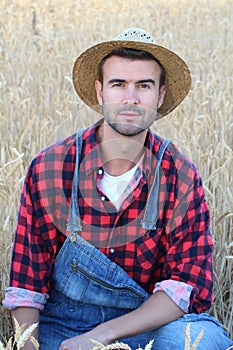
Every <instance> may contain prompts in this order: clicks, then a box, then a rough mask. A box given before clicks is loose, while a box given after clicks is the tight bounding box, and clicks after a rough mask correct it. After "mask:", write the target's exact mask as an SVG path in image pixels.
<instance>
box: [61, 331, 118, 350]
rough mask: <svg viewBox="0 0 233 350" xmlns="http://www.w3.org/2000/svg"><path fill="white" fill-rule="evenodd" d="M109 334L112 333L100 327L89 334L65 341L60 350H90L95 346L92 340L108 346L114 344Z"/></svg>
mask: <svg viewBox="0 0 233 350" xmlns="http://www.w3.org/2000/svg"><path fill="white" fill-rule="evenodd" d="M109 334H110V332H109V333H107V332H106V331H105V330H104V329H103V326H102V325H99V326H97V327H96V328H94V329H93V330H91V331H89V332H87V333H84V334H82V335H78V336H77V337H74V338H70V339H67V340H64V341H63V342H62V343H61V345H60V348H59V350H90V349H92V348H93V347H94V346H95V344H94V343H93V341H92V340H95V341H98V342H100V343H101V344H105V345H107V344H110V343H111V342H112V339H110V338H109V339H107V335H109Z"/></svg>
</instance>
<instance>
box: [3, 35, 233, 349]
mask: <svg viewBox="0 0 233 350" xmlns="http://www.w3.org/2000/svg"><path fill="white" fill-rule="evenodd" d="M73 81H74V87H75V89H76V91H77V93H78V95H79V96H80V97H81V99H82V100H83V101H84V102H85V103H86V104H87V105H89V106H90V107H91V108H93V109H94V110H97V111H98V112H100V113H103V116H104V119H103V120H100V121H99V122H98V123H96V124H95V125H93V126H91V127H90V128H88V129H86V130H81V131H78V133H77V134H75V135H72V136H70V137H68V138H66V139H65V140H62V141H59V142H57V143H55V144H53V145H52V146H49V147H48V148H47V149H45V150H43V151H41V152H40V153H39V154H38V155H37V156H36V157H35V158H34V160H33V161H32V163H31V165H30V167H29V170H28V173H27V176H26V180H25V184H24V188H23V192H22V196H21V205H20V209H19V217H18V224H17V229H16V235H15V243H14V249H13V256H12V266H11V278H10V287H9V288H8V289H7V291H6V296H5V300H4V304H5V306H6V307H8V308H9V309H11V310H12V314H13V316H15V317H16V318H17V319H18V321H19V322H20V323H24V322H26V323H27V324H28V325H30V324H32V323H35V322H38V321H40V325H39V341H40V347H41V349H42V350H48V349H59V350H65V349H68V350H74V349H82V350H87V349H91V348H92V347H93V342H92V340H96V341H98V342H100V343H102V344H110V343H112V342H114V341H117V340H118V341H122V342H125V343H127V344H129V345H130V346H131V347H132V349H136V348H137V347H138V346H139V345H140V346H141V347H145V345H146V344H147V343H148V342H149V341H150V340H151V339H154V344H153V349H160V350H161V349H184V344H185V329H186V326H187V324H188V323H189V322H190V323H191V341H192V343H194V341H195V339H196V338H197V337H198V335H199V334H200V332H201V331H204V335H203V336H202V339H201V340H200V343H199V348H200V349H205V350H206V349H216V350H217V349H227V347H229V346H230V345H232V342H231V341H230V339H229V338H228V337H227V336H226V334H225V332H224V331H223V330H222V328H221V326H220V325H219V323H218V322H217V321H216V320H215V319H213V318H211V317H210V316H209V315H207V314H205V313H204V314H202V313H203V312H204V311H206V310H208V309H209V307H210V305H211V302H212V277H213V276H212V251H213V244H212V239H211V236H210V232H209V211H208V207H207V204H206V202H205V199H204V192H203V188H202V184H201V180H200V176H199V174H198V172H197V169H196V168H195V166H194V165H193V164H192V163H191V162H190V161H189V160H188V159H187V158H186V157H185V156H184V155H183V154H182V153H181V152H179V151H178V149H177V148H176V147H175V145H174V144H173V143H172V142H170V141H169V140H162V139H161V138H160V137H159V136H157V135H155V134H154V133H152V132H151V131H150V129H149V127H150V126H151V125H152V124H153V123H154V122H155V121H156V120H157V119H158V118H161V117H163V116H165V115H167V114H168V113H170V112H171V111H172V110H173V109H174V108H176V107H177V106H178V105H179V104H180V103H181V101H182V100H183V99H184V98H185V96H186V95H187V94H188V91H189V89H190V83H191V79H190V73H189V70H188V67H187V65H186V64H185V62H184V61H183V60H182V59H181V58H180V57H178V56H177V55H176V54H174V53H173V52H171V51H169V50H167V49H165V48H163V47H160V46H158V45H156V44H155V43H154V41H153V39H152V38H151V37H150V35H149V34H148V33H146V32H145V31H144V30H142V29H137V28H136V29H128V30H126V31H125V32H123V33H122V34H121V35H120V36H119V37H118V38H117V39H116V40H114V41H108V42H104V43H100V44H98V45H95V46H93V47H91V48H89V49H88V50H86V51H85V52H84V53H83V54H82V55H81V56H79V57H78V59H77V60H76V62H75V65H74V70H73ZM36 336H37V335H36ZM32 348H33V346H32V344H31V343H30V342H28V343H27V344H26V346H25V349H27V350H29V349H32Z"/></svg>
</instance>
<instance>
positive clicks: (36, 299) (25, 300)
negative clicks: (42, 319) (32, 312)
mask: <svg viewBox="0 0 233 350" xmlns="http://www.w3.org/2000/svg"><path fill="white" fill-rule="evenodd" d="M48 297H49V295H48V294H42V293H38V292H33V291H31V290H27V289H23V288H17V287H8V288H7V289H6V292H5V299H4V300H3V302H2V303H3V305H4V306H5V307H6V308H7V309H9V310H14V309H16V308H17V307H33V308H35V309H38V310H43V308H44V305H45V303H46V301H47V299H48Z"/></svg>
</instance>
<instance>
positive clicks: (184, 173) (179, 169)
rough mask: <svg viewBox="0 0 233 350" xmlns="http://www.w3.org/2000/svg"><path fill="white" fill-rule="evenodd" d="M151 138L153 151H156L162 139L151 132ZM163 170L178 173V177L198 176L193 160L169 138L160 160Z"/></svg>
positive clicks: (192, 177) (191, 177)
mask: <svg viewBox="0 0 233 350" xmlns="http://www.w3.org/2000/svg"><path fill="white" fill-rule="evenodd" d="M151 140H152V144H153V152H158V149H159V148H160V147H161V145H162V143H163V142H164V139H163V138H162V137H160V136H158V135H157V134H155V133H153V132H151ZM161 166H162V169H163V171H164V172H165V173H166V172H169V173H170V174H171V173H172V174H173V175H178V176H179V178H180V179H184V178H186V179H187V178H190V179H194V178H197V179H199V178H200V175H199V172H198V169H197V167H196V165H195V164H194V163H193V161H192V160H191V159H190V158H189V157H188V156H187V155H185V154H184V153H183V152H182V151H181V150H180V149H179V148H178V147H177V146H176V145H175V144H174V143H173V142H172V141H171V140H170V142H169V144H168V146H167V148H166V150H165V152H164V156H163V160H162V164H161Z"/></svg>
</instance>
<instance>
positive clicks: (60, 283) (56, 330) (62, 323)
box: [39, 130, 225, 350]
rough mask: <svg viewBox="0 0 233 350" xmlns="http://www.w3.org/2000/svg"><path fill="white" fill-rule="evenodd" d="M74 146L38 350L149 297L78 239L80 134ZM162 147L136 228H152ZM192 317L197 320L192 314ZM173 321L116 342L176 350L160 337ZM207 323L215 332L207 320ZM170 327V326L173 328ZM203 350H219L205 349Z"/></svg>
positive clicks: (53, 349)
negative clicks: (66, 209) (63, 235)
mask: <svg viewBox="0 0 233 350" xmlns="http://www.w3.org/2000/svg"><path fill="white" fill-rule="evenodd" d="M76 142H77V150H78V151H77V155H76V166H75V172H74V179H75V181H73V185H72V198H71V207H70V219H69V224H68V229H69V230H70V235H69V236H68V237H67V239H66V240H65V242H64V244H63V246H62V248H61V250H60V252H59V253H58V255H57V258H56V260H55V264H54V271H53V276H52V283H51V286H52V291H51V294H50V298H49V300H48V301H47V303H46V305H45V308H44V310H43V311H41V313H40V327H39V333H40V349H41V350H57V349H59V346H60V344H61V342H62V341H64V340H65V339H68V338H71V337H74V336H76V335H78V334H82V333H84V332H87V331H89V330H91V329H93V328H94V327H95V326H97V325H98V324H100V323H102V322H106V321H108V320H110V319H112V318H116V317H118V316H121V315H123V314H125V313H127V312H130V311H132V310H134V309H135V308H138V307H139V306H140V305H141V304H142V303H143V302H145V301H146V300H147V298H148V297H149V294H148V293H147V292H146V291H145V290H144V289H143V288H142V287H140V286H139V285H138V284H137V283H136V282H135V281H134V280H133V279H131V278H130V277H129V276H128V274H127V273H126V272H125V271H124V270H123V269H122V268H121V267H120V266H119V265H117V264H115V263H114V262H112V261H111V260H110V259H108V258H107V257H106V256H105V255H104V254H103V253H102V252H100V251H99V249H97V248H95V247H94V246H93V245H91V244H90V243H88V242H87V241H85V240H84V239H83V238H82V237H81V236H80V235H79V232H81V231H82V224H81V220H80V216H79V208H78V201H77V195H78V169H79V158H80V153H81V148H82V130H80V131H79V132H78V133H77V139H76ZM168 144H169V140H164V143H163V144H162V146H161V148H160V150H159V154H158V163H157V167H156V170H155V177H154V183H153V185H152V188H151V191H150V194H149V197H148V201H147V205H146V208H145V212H144V219H143V221H142V227H143V228H145V229H148V230H149V229H155V228H156V227H155V223H156V216H157V213H156V211H155V210H154V208H156V207H157V205H156V203H157V199H158V190H159V167H160V163H161V160H162V157H163V153H164V151H165V149H166V147H167V145H168ZM186 316H191V315H186ZM192 316H193V317H194V318H195V317H196V318H197V317H198V315H192ZM203 317H204V318H205V317H206V318H208V320H209V316H208V315H203ZM182 319H184V318H182ZM182 319H181V320H182ZM176 322H178V321H175V322H172V323H170V324H168V325H167V326H164V327H161V328H160V329H159V330H156V331H151V332H147V333H143V334H140V335H138V336H135V337H133V338H128V339H121V341H124V342H127V344H129V345H130V346H131V347H132V349H133V350H136V349H137V348H138V346H139V344H140V346H141V347H145V346H146V344H147V343H148V342H149V341H150V340H151V339H155V342H154V346H153V349H160V350H165V349H173V350H174V349H179V350H181V349H183V348H182V347H179V346H178V347H176V346H177V345H175V344H177V343H174V344H173V345H172V343H169V341H168V340H169V338H170V337H171V334H174V329H171V330H169V329H167V331H165V333H163V331H162V330H163V329H165V328H166V327H168V328H169V326H170V327H172V325H174V324H176ZM182 322H183V324H182ZM187 322H189V320H185V319H184V320H183V321H180V324H182V326H179V325H178V327H177V326H176V328H177V329H178V333H180V332H181V329H183V330H184V329H185V327H186V325H187ZM206 323H207V322H206ZM209 323H211V324H212V325H213V326H215V327H216V326H218V328H220V327H219V325H218V323H217V322H216V321H215V320H213V319H212V322H209ZM173 328H175V327H174V326H173ZM216 328H217V327H216ZM220 329H221V328H220ZM167 332H169V333H167ZM170 332H172V333H170ZM181 333H182V332H181ZM182 334H183V339H182V344H184V333H182ZM195 334H196V333H195ZM197 335H198V334H197ZM194 336H195V335H194ZM180 338H181V336H180ZM175 340H176V337H175ZM158 345H159V346H158ZM93 346H94V345H93ZM203 349H205V350H207V349H208V347H205V348H204V347H203ZM209 349H211V350H213V349H216V350H217V349H225V348H219V347H218V348H217V347H216V348H214V347H209ZM82 350H88V349H82Z"/></svg>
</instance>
